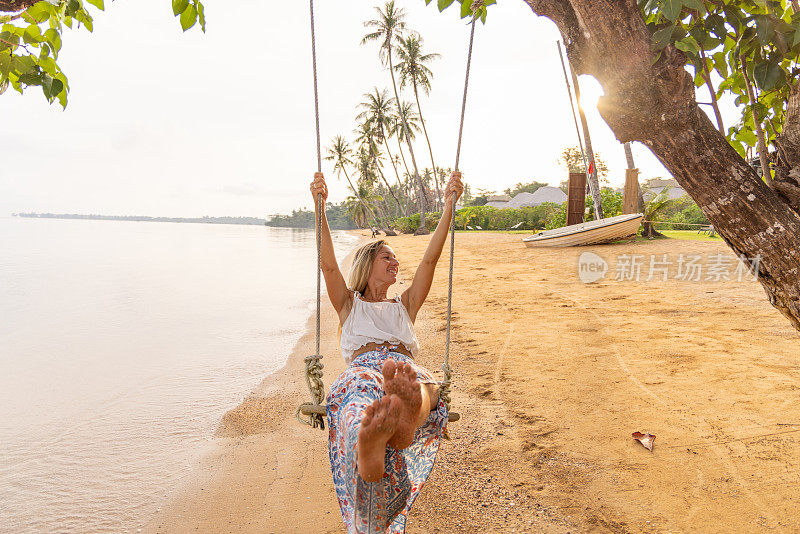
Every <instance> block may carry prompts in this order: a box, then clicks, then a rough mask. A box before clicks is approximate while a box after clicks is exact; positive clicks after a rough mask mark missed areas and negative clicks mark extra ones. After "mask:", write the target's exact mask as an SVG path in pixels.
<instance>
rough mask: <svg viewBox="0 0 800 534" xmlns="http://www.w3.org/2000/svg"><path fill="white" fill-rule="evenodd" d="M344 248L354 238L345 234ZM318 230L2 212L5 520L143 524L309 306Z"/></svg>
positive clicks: (13, 524) (112, 527)
mask: <svg viewBox="0 0 800 534" xmlns="http://www.w3.org/2000/svg"><path fill="white" fill-rule="evenodd" d="M334 239H335V244H336V248H337V253H338V256H339V258H340V259H341V257H343V255H344V254H346V253H347V252H348V251H349V250H350V249H351V248H352V247H353V246H354V244H355V239H354V238H353V237H352V236H350V235H347V234H344V233H338V234H336V235H335V237H334ZM314 247H315V240H314V234H313V232H309V231H304V230H291V229H277V228H267V227H263V226H233V225H204V224H174V223H149V222H148V223H145V222H142V223H136V222H122V221H119V222H118V221H73V220H53V219H50V220H48V219H21V218H10V217H5V218H0V503H2V505H0V531H2V532H15V533H27V532H37V533H38V532H81V533H85V532H86V533H88V532H135V531H136V529H137V528H138V527H139V526H141V524H142V523H143V522H144V521H146V520H147V519H148V518H149V516H150V515H151V514H152V513H153V512H154V511H155V510H156V508H158V506H159V505H160V504H161V503H162V502H163V501H164V499H165V497H166V496H167V494H168V492H169V491H170V490H171V489H173V488H174V487H175V486H176V484H177V483H178V481H179V480H180V478H181V477H182V476H185V475H186V474H187V472H188V469H189V467H190V466H191V465H192V464H193V462H194V461H196V460H197V458H198V456H199V455H200V454H201V451H202V450H203V445H204V444H206V443H208V442H209V441H210V440H211V437H212V435H213V432H214V430H215V428H216V426H217V424H218V423H219V420H220V418H221V416H222V414H223V413H224V412H225V411H226V410H228V409H230V408H232V407H234V406H236V405H237V404H238V403H239V402H240V401H241V400H242V398H243V397H244V396H245V395H246V394H247V393H248V392H249V391H250V390H251V389H252V388H253V387H255V386H256V385H257V384H258V382H259V381H260V380H261V379H262V378H263V377H264V376H265V375H267V374H269V373H271V372H274V371H275V370H277V369H278V368H280V367H281V366H282V365H283V364H284V362H285V359H286V357H287V356H288V354H289V352H290V350H291V348H292V346H293V345H294V343H295V342H296V341H297V339H298V338H299V336H300V334H301V333H302V329H303V328H304V326H305V322H306V319H307V317H308V315H309V313H310V311H311V310H312V309H313V308H312V306H313V299H314V294H315V293H314V292H315V287H316V285H315V284H316V280H315V277H314V266H315V262H316V252H315V248H314Z"/></svg>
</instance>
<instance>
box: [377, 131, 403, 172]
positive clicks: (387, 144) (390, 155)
mask: <svg viewBox="0 0 800 534" xmlns="http://www.w3.org/2000/svg"><path fill="white" fill-rule="evenodd" d="M381 137H382V138H383V146H385V147H386V153H387V154H388V155H389V162H390V163H391V164H392V168H393V169H394V175H395V177H396V178H397V184H398V186H399V185H400V173H399V172H397V164H396V163H395V162H394V158H393V157H392V151H391V150H389V142H388V141H387V140H386V132H385V131H384V129H383V125H381Z"/></svg>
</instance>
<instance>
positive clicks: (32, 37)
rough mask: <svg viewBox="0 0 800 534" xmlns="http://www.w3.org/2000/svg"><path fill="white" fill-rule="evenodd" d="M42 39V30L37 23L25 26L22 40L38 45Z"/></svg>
mask: <svg viewBox="0 0 800 534" xmlns="http://www.w3.org/2000/svg"><path fill="white" fill-rule="evenodd" d="M41 39H42V30H40V29H39V26H37V25H36V24H31V25H30V26H28V27H27V28H25V33H23V34H22V40H23V41H25V42H26V43H28V44H31V45H36V44H39V41H40V40H41Z"/></svg>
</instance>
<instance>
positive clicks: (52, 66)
mask: <svg viewBox="0 0 800 534" xmlns="http://www.w3.org/2000/svg"><path fill="white" fill-rule="evenodd" d="M87 4H90V5H91V6H93V7H94V8H96V9H98V10H101V11H103V10H105V5H104V0H41V1H39V2H37V3H35V4H33V5H31V6H30V7H28V8H27V9H25V10H24V11H22V12H20V13H16V14H7V15H0V25H2V26H1V27H0V94H2V93H4V92H5V91H6V90H7V89H8V87H9V85H10V86H11V87H13V88H14V90H16V91H18V92H19V93H23V92H24V90H25V89H27V88H28V87H31V86H38V87H41V88H42V92H43V93H44V96H45V98H46V99H47V101H48V102H50V103H51V104H52V103H53V102H55V101H56V100H58V102H59V103H60V104H61V106H62V107H66V106H67V95H68V93H69V83H68V82H67V76H66V74H64V71H62V70H61V67H60V66H59V65H58V54H59V52H60V51H61V39H62V34H63V33H64V27H67V28H72V27H73V26H76V27H81V26H82V27H84V28H86V29H87V30H89V31H90V32H91V31H92V30H93V29H94V18H93V17H92V10H90V9H89V7H88V5H87ZM172 12H173V14H174V15H175V16H176V17H180V24H181V27H182V28H183V31H187V30H188V29H190V28H191V27H193V26H194V25H195V24H197V23H198V22H199V23H200V27H201V28H202V30H203V32H205V31H206V17H205V8H204V6H203V4H202V3H201V2H200V0H172Z"/></svg>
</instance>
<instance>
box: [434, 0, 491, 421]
mask: <svg viewBox="0 0 800 534" xmlns="http://www.w3.org/2000/svg"><path fill="white" fill-rule="evenodd" d="M482 5H483V2H482V1H481V0H476V1H475V2H472V22H470V30H469V49H468V50H467V74H466V76H465V78H464V97H463V99H462V100H461V122H459V124H458V144H457V145H456V163H455V165H454V166H453V170H455V171H456V172H458V161H459V159H460V158H461V137H462V134H463V132H464V115H465V113H466V109H467V87H468V86H469V67H470V64H471V63H472V42H473V41H474V39H475V21H476V20H477V18H478V10H479V9H480V7H481V6H482ZM452 211H453V213H452V215H451V217H450V273H449V275H448V278H447V333H446V334H445V341H444V364H442V371H443V372H444V380H443V381H442V384H441V385H440V386H439V398H441V399H442V401H444V403H445V406H447V410H448V411H450V388H451V384H452V377H453V369H452V368H451V367H450V323H451V321H452V309H453V259H454V257H455V244H456V197H455V195H453V210H452Z"/></svg>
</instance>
